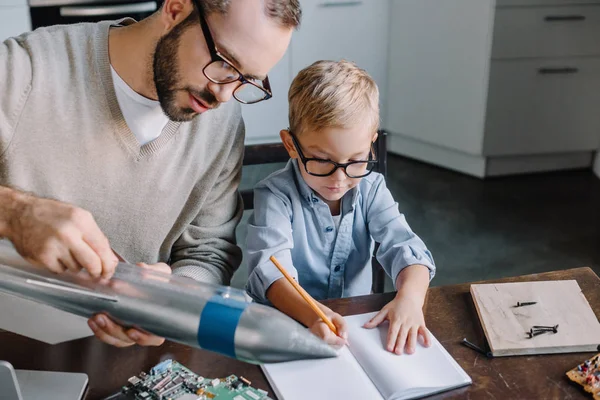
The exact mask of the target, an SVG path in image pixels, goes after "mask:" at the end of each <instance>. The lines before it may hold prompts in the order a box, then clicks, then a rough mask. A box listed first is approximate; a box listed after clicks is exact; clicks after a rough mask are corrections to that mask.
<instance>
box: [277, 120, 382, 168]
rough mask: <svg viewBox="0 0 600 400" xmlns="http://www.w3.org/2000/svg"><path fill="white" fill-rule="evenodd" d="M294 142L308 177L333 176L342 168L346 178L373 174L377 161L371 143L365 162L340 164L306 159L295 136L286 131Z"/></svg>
mask: <svg viewBox="0 0 600 400" xmlns="http://www.w3.org/2000/svg"><path fill="white" fill-rule="evenodd" d="M288 132H289V133H290V136H291V137H292V141H293V142H294V146H295V147H296V150H298V155H299V156H300V160H301V161H302V164H303V165H304V169H305V170H306V172H307V173H308V174H309V175H313V176H330V175H333V173H334V172H335V171H337V169H338V168H342V169H343V170H344V173H345V174H346V176H348V178H363V177H365V176H367V175H369V174H370V173H371V172H373V169H374V168H375V165H376V164H377V160H376V159H375V149H373V143H371V151H370V152H369V159H368V160H366V161H350V162H348V163H344V164H340V163H336V162H335V161H331V160H323V159H322V158H307V157H305V156H304V153H303V152H302V149H301V148H300V143H298V139H297V138H296V135H294V134H293V133H292V132H290V131H288Z"/></svg>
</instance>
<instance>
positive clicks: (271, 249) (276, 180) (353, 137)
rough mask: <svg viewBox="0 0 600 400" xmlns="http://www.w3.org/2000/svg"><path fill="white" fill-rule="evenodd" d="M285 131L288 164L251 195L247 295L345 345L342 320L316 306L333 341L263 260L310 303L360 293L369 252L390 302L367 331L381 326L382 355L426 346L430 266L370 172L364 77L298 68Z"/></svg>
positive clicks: (371, 135) (370, 105) (368, 89)
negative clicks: (390, 289)
mask: <svg viewBox="0 0 600 400" xmlns="http://www.w3.org/2000/svg"><path fill="white" fill-rule="evenodd" d="M288 97H289V107H290V109H289V121H290V127H289V129H288V130H282V131H281V133H280V135H281V140H282V141H283V144H284V145H285V148H286V149H287V151H288V153H289V155H290V157H291V160H290V161H289V162H288V164H287V166H286V167H285V168H284V169H282V170H280V171H278V172H275V173H273V174H272V175H270V176H269V177H267V178H266V179H265V180H263V181H262V182H260V183H259V184H258V185H257V186H256V188H255V191H254V204H255V209H254V214H253V216H252V217H251V219H250V221H249V226H248V239H247V256H248V265H249V268H250V276H249V279H248V284H247V287H246V290H247V291H248V293H249V294H250V296H252V297H253V298H254V299H255V300H256V301H258V302H262V303H267V302H270V303H272V304H273V305H274V306H275V307H277V308H278V309H279V310H281V311H282V312H284V313H286V314H288V315H289V316H291V317H293V318H294V319H296V320H298V321H299V322H301V323H303V324H305V325H306V326H307V327H309V328H310V329H311V331H312V332H313V333H315V334H316V335H318V336H320V337H322V338H323V339H324V340H326V341H327V342H328V343H331V344H332V345H335V346H341V345H343V344H344V343H345V341H346V336H347V332H346V326H345V323H344V319H343V318H342V317H341V316H340V315H339V314H337V313H334V312H333V311H331V310H330V309H329V308H327V307H325V306H324V305H322V304H320V303H319V306H320V307H321V308H322V309H323V311H324V312H325V314H326V315H327V316H328V317H330V319H331V320H332V322H333V323H334V324H335V325H336V327H337V329H338V334H339V336H336V335H335V334H333V332H331V331H330V330H329V328H328V327H327V326H326V325H325V323H323V321H321V320H320V319H319V318H318V317H317V316H316V315H315V313H314V312H313V311H312V310H311V309H310V308H309V306H308V305H307V304H306V303H305V302H304V300H303V299H302V298H301V297H300V295H299V294H298V293H297V292H296V291H295V290H294V288H293V287H292V285H291V284H290V283H289V282H288V281H287V280H286V279H285V278H283V276H282V275H281V273H280V272H279V271H278V270H277V268H276V267H275V266H274V265H273V264H272V263H271V261H269V257H270V256H272V255H274V256H275V257H276V258H277V259H278V260H279V261H280V262H281V264H282V265H283V266H284V267H285V268H286V269H287V270H288V271H290V274H291V275H292V276H293V277H294V278H295V279H297V280H298V282H299V283H300V284H301V285H302V286H303V287H304V289H305V290H306V291H307V292H308V293H309V294H310V295H311V296H312V297H314V298H315V299H317V300H320V299H328V298H339V297H349V296H358V295H365V294H369V293H370V290H371V283H372V270H371V255H372V252H373V245H374V241H377V242H378V243H380V247H379V250H378V251H377V259H378V260H379V261H380V263H381V264H382V266H383V267H384V269H385V270H386V272H387V274H388V275H389V276H390V277H391V278H392V279H393V281H394V283H395V287H396V289H397V295H396V297H395V299H394V300H393V301H391V302H390V303H388V304H387V305H386V306H385V307H383V308H382V310H381V311H380V312H379V313H378V314H377V315H376V316H375V317H374V318H373V319H372V320H371V321H369V322H368V323H367V324H365V327H366V328H374V327H376V326H378V325H379V324H381V323H382V322H383V321H384V320H388V321H389V329H388V338H387V345H386V348H387V350H389V351H391V352H395V353H396V354H402V353H403V352H405V353H412V352H414V351H415V348H416V343H417V337H418V336H422V338H423V343H424V344H425V345H426V346H429V342H430V340H429V336H428V332H427V329H426V327H425V322H424V318H423V310H422V308H423V303H424V300H425V294H426V292H427V288H428V286H429V280H430V279H431V278H432V277H433V275H434V273H435V265H434V262H433V259H432V257H431V254H430V253H429V251H428V250H427V248H426V247H425V244H424V243H423V242H422V241H421V239H419V237H417V236H416V235H415V234H414V233H413V232H412V231H411V229H410V227H409V226H408V225H407V223H406V220H405V219H404V216H403V215H402V214H400V212H399V211H398V205H397V203H395V202H394V200H393V198H392V196H391V194H390V192H389V190H388V189H387V188H386V185H385V180H384V178H383V176H382V175H380V174H378V173H371V171H372V168H373V167H374V165H375V162H376V161H374V160H375V157H376V155H375V154H374V150H373V142H374V141H375V140H376V138H377V128H378V126H379V105H378V98H379V92H378V89H377V85H376V84H375V82H374V81H373V79H372V78H371V77H370V76H369V75H368V74H367V73H366V72H365V71H364V70H361V69H360V68H358V67H357V66H356V65H354V64H353V63H350V62H347V61H340V62H333V61H318V62H316V63H314V64H312V65H311V66H309V67H307V68H305V69H304V70H302V71H300V73H299V74H298V76H296V78H295V79H294V81H293V82H292V86H291V87H290V91H289V95H288Z"/></svg>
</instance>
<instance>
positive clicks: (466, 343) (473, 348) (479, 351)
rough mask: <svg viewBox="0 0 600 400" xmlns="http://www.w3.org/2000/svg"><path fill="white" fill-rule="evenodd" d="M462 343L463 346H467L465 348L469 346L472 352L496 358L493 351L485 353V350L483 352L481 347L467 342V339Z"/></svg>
mask: <svg viewBox="0 0 600 400" xmlns="http://www.w3.org/2000/svg"><path fill="white" fill-rule="evenodd" d="M460 343H461V344H463V345H465V346H467V347H468V348H470V349H472V350H475V351H476V352H478V353H481V354H483V355H484V356H486V357H488V358H492V357H494V355H493V354H492V352H491V351H485V350H483V349H482V348H481V347H479V346H477V345H476V344H474V343H471V342H469V341H468V340H467V338H464V339H463V340H462V342H460Z"/></svg>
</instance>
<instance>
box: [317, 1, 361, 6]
mask: <svg viewBox="0 0 600 400" xmlns="http://www.w3.org/2000/svg"><path fill="white" fill-rule="evenodd" d="M362 3H363V2H362V1H341V2H336V3H334V2H326V3H321V4H319V7H350V6H359V5H361V4H362Z"/></svg>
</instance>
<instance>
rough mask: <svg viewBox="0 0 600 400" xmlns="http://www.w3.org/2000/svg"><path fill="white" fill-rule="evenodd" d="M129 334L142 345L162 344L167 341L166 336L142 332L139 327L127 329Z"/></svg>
mask: <svg viewBox="0 0 600 400" xmlns="http://www.w3.org/2000/svg"><path fill="white" fill-rule="evenodd" d="M126 334H127V336H128V337H129V338H130V339H131V340H133V341H134V342H136V343H137V344H139V345H140V346H160V345H161V344H163V343H164V342H165V338H162V337H160V336H156V335H152V334H150V333H146V332H142V331H139V330H137V329H129V330H128V331H126Z"/></svg>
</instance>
